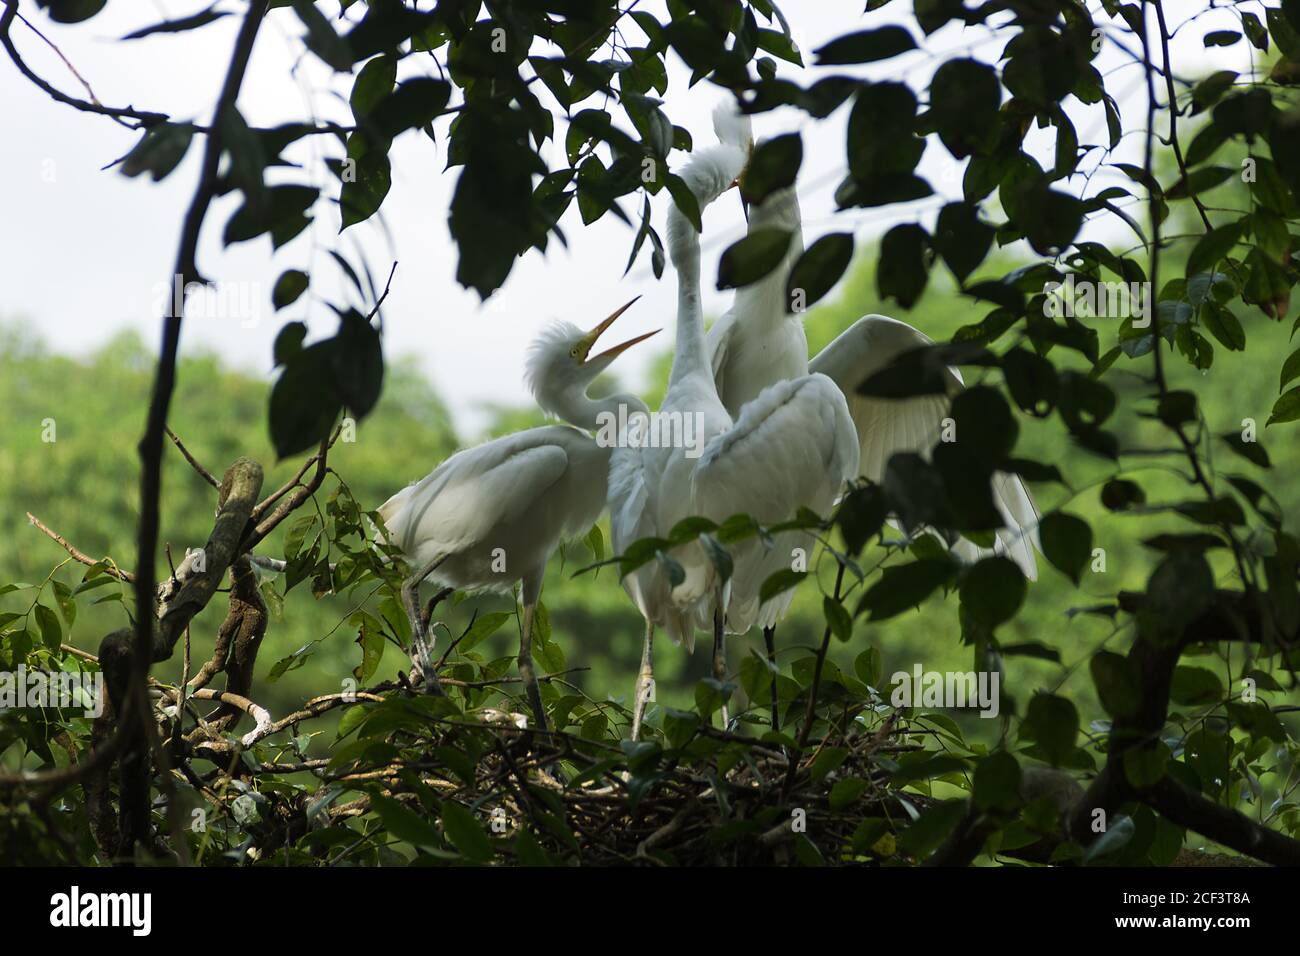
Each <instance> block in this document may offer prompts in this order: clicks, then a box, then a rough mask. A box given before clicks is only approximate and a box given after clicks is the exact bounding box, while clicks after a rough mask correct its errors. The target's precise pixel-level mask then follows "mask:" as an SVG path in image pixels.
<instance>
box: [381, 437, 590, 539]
mask: <svg viewBox="0 0 1300 956" xmlns="http://www.w3.org/2000/svg"><path fill="white" fill-rule="evenodd" d="M554 431H555V427H547V428H530V429H528V430H527V431H523V432H518V433H516V434H514V435H506V436H504V437H502V438H497V439H495V440H493V441H490V442H486V443H484V444H482V445H478V446H476V447H474V448H467V449H465V450H464V451H460V452H457V453H456V454H455V455H452V456H451V457H450V458H448V459H447V460H446V461H445V462H443V463H442V464H441V465H439V466H438V467H437V468H435V469H434V470H433V471H432V472H431V473H430V474H429V475H427V476H426V477H425V478H424V479H422V480H421V481H419V482H416V483H415V484H413V485H410V486H409V487H407V488H404V489H403V490H402V491H399V492H398V493H397V494H396V495H394V496H393V497H392V498H390V499H389V500H388V501H386V502H384V504H382V505H381V506H380V507H379V513H380V515H381V516H382V517H383V519H384V524H385V526H386V527H387V528H388V531H389V535H390V540H391V541H393V542H394V543H395V544H396V545H397V546H398V547H399V548H401V550H402V551H403V552H405V553H406V554H408V555H414V554H416V553H417V552H419V553H420V554H421V555H424V556H432V555H435V554H451V553H455V552H457V551H460V550H462V549H464V548H467V547H471V546H473V545H474V544H475V543H477V542H479V541H481V540H482V539H483V538H484V537H485V536H486V535H487V534H488V533H489V532H490V531H491V530H492V528H494V527H496V526H497V525H498V524H501V523H503V522H509V521H511V520H514V519H516V518H518V517H519V516H520V515H522V514H525V513H526V512H527V511H528V510H529V509H531V508H534V507H536V506H537V502H538V499H539V498H540V497H541V496H542V495H544V494H545V493H546V491H547V489H548V488H550V487H551V486H552V485H554V484H555V482H556V481H558V480H559V478H560V476H561V475H563V474H564V472H565V469H567V468H568V466H569V456H568V453H567V452H566V451H565V449H564V447H563V445H562V444H560V443H559V442H558V441H557V440H556V438H557V436H556V435H555V434H553V432H554Z"/></svg>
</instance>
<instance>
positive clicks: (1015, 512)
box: [708, 118, 1038, 579]
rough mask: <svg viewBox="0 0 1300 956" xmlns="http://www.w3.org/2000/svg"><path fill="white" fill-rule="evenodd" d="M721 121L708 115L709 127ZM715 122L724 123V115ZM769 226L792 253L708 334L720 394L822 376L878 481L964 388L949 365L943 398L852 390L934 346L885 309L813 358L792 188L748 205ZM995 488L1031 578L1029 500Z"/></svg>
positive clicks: (1008, 542) (758, 225)
mask: <svg viewBox="0 0 1300 956" xmlns="http://www.w3.org/2000/svg"><path fill="white" fill-rule="evenodd" d="M719 122H720V121H719V120H718V119H717V118H715V126H718V125H719ZM721 122H722V124H723V126H724V127H725V120H724V121H721ZM768 228H779V229H783V230H787V231H789V232H790V234H791V247H790V254H789V255H787V256H786V258H785V259H784V260H783V262H782V263H781V264H780V265H779V266H778V267H777V268H776V269H775V270H773V271H772V272H771V273H769V274H768V275H767V276H766V277H765V278H764V279H762V280H761V281H760V282H758V283H755V284H753V285H752V286H749V287H747V288H745V289H742V290H740V291H739V293H738V294H737V297H736V302H735V304H734V306H733V307H732V309H731V311H730V312H728V313H727V314H726V315H724V316H723V317H722V318H721V319H720V320H719V321H718V322H717V323H716V324H715V325H714V326H713V328H712V329H711V330H710V331H709V338H708V344H709V353H710V362H711V365H712V368H713V375H714V381H715V383H716V386H717V389H718V394H719V396H720V397H721V399H722V402H723V404H724V405H725V406H726V408H727V410H728V411H729V412H731V413H732V414H733V415H734V414H738V413H739V412H740V410H741V409H742V408H743V407H744V405H745V403H747V402H750V401H752V400H753V399H754V398H755V397H756V396H758V395H759V394H760V393H761V392H762V391H763V390H764V389H765V388H767V387H768V386H770V385H771V384H772V383H774V382H778V381H782V380H784V379H790V378H796V377H798V376H801V375H804V374H806V373H807V372H809V371H810V370H811V371H813V372H820V373H822V374H824V375H826V376H828V377H829V378H830V379H831V380H833V381H834V382H835V384H836V385H838V386H839V388H840V390H841V391H842V393H843V395H844V396H845V398H846V399H847V405H848V410H849V414H850V415H851V416H852V419H853V422H854V425H855V431H856V433H857V436H858V444H859V450H860V460H861V465H860V474H861V476H862V477H865V478H870V479H872V480H873V481H880V480H881V478H882V477H883V476H884V471H885V466H886V465H887V464H888V462H889V459H890V457H891V456H892V455H894V454H895V453H897V452H900V451H912V452H919V453H928V452H929V451H930V450H931V449H932V448H933V447H934V444H935V442H936V441H938V440H939V438H940V433H941V428H942V422H943V419H944V418H945V417H946V416H947V414H948V409H949V399H950V397H951V395H952V394H955V393H956V392H957V391H959V390H960V389H961V388H962V387H963V384H962V380H961V376H960V374H959V373H958V372H957V370H956V369H952V368H950V369H948V379H949V381H948V385H949V394H948V396H940V395H933V396H920V397H916V398H908V399H898V400H888V399H875V398H868V397H865V396H861V395H858V394H857V386H858V385H860V384H861V383H862V382H864V381H865V380H866V379H867V378H869V377H870V376H871V375H872V374H873V373H875V372H877V371H879V370H880V369H882V368H884V367H886V366H887V365H888V364H889V363H890V362H891V361H893V359H894V358H895V357H897V356H898V355H899V354H901V353H902V352H905V351H908V350H909V349H914V348H917V347H919V346H922V345H927V344H931V343H930V339H929V338H928V337H927V336H926V335H924V334H923V333H922V332H921V331H919V330H918V329H916V328H914V327H913V326H911V325H909V324H907V323H906V322H900V321H898V320H897V319H891V318H888V317H886V316H883V315H867V316H863V317H862V318H861V319H859V320H858V321H857V322H855V323H854V324H853V325H852V326H850V327H849V328H848V329H846V330H845V331H844V332H843V333H841V334H840V335H839V336H838V337H837V338H836V339H835V340H834V341H833V342H832V343H831V344H830V345H828V346H827V347H826V348H825V349H823V350H822V351H821V352H820V353H819V354H818V355H817V356H816V357H815V358H814V359H813V360H812V361H811V363H810V362H809V360H808V342H807V338H806V336H805V334H804V329H803V322H802V317H801V316H800V315H799V314H797V313H796V314H792V313H791V311H790V308H788V305H789V304H788V303H787V302H786V300H785V294H786V292H785V287H786V282H787V280H788V278H789V275H790V270H791V269H792V268H793V265H794V262H795V261H796V259H797V258H798V255H799V253H800V252H802V250H803V234H802V226H801V216H800V211H799V199H798V194H797V192H796V190H795V189H794V187H791V188H789V189H784V190H778V191H777V192H775V193H773V194H772V195H771V196H769V197H767V198H766V199H765V200H764V201H763V202H762V203H760V204H758V205H757V206H755V207H754V209H753V210H751V214H750V220H749V231H750V232H751V233H753V232H755V231H756V230H759V229H768ZM992 490H993V498H994V504H995V505H996V507H997V508H998V510H999V512H1000V513H1001V514H1002V516H1003V519H1004V520H1005V521H1006V523H1007V527H1006V528H1003V529H1001V530H999V532H998V534H997V547H996V549H995V550H996V551H998V552H1000V553H1006V554H1007V555H1008V556H1010V557H1011V558H1012V559H1013V560H1015V561H1016V563H1017V564H1019V565H1020V567H1021V569H1022V570H1023V571H1024V572H1025V574H1026V576H1028V577H1029V578H1030V579H1033V578H1036V577H1037V564H1036V561H1035V559H1034V548H1035V547H1037V544H1038V542H1037V534H1038V532H1037V526H1038V510H1037V508H1035V506H1034V503H1033V499H1032V498H1031V497H1030V495H1029V492H1028V490H1027V489H1026V488H1025V486H1024V484H1023V482H1022V481H1021V480H1020V479H1019V478H1018V477H1016V476H1014V475H1005V474H1001V473H999V474H997V475H995V477H994V480H993V487H992ZM954 551H955V552H956V553H957V554H958V555H959V556H961V557H962V558H964V559H967V560H975V559H978V557H980V556H981V555H984V554H987V553H988V552H987V551H985V550H982V549H979V548H977V547H975V546H974V545H973V544H972V543H971V542H969V541H965V540H962V541H959V542H958V543H957V545H956V546H955V547H954Z"/></svg>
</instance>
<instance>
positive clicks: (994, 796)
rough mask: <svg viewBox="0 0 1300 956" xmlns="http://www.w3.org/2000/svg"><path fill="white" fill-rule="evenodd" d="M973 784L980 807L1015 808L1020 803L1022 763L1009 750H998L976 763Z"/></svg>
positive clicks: (983, 808)
mask: <svg viewBox="0 0 1300 956" xmlns="http://www.w3.org/2000/svg"><path fill="white" fill-rule="evenodd" d="M971 785H972V796H973V797H974V799H975V805H976V806H977V807H979V808H980V809H982V810H1014V809H1015V808H1016V807H1018V806H1019V805H1020V763H1019V761H1017V760H1016V758H1015V757H1013V756H1012V755H1011V754H1009V753H1007V751H1005V750H999V751H996V752H995V753H992V754H990V755H989V756H987V757H985V758H984V759H983V760H981V761H980V762H979V763H978V764H976V765H975V773H974V774H973V776H972V778H971Z"/></svg>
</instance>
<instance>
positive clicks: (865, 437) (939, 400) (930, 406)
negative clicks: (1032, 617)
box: [810, 315, 1038, 580]
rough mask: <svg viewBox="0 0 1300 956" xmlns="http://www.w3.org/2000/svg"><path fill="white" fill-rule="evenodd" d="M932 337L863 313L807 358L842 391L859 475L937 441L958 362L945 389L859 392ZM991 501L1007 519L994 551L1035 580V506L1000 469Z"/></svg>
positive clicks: (972, 552)
mask: <svg viewBox="0 0 1300 956" xmlns="http://www.w3.org/2000/svg"><path fill="white" fill-rule="evenodd" d="M932 344H933V342H932V341H931V339H930V338H929V336H927V335H925V333H923V332H921V331H920V330H918V329H916V328H914V327H913V326H911V325H908V324H907V323H906V322H900V321H898V320H897V319H891V318H889V317H888V316H884V315H865V316H863V317H862V318H860V319H858V321H857V322H855V323H853V325H851V326H849V328H848V329H846V330H845V331H844V332H842V333H841V334H840V335H839V336H837V337H836V338H835V340H834V341H832V342H831V343H830V345H828V346H826V348H824V349H823V350H822V351H821V352H819V353H818V354H817V356H816V357H815V358H814V359H813V360H812V362H811V363H810V367H811V368H812V370H813V371H815V372H821V373H823V374H825V375H827V376H828V377H829V378H831V379H832V380H833V381H834V382H835V384H836V385H838V386H839V387H840V389H841V390H842V391H843V392H844V394H845V395H846V396H847V398H848V405H849V413H850V414H851V415H852V416H853V421H854V424H855V425H856V427H857V433H858V444H859V447H860V449H861V471H860V474H861V476H862V477H864V478H869V479H871V480H872V481H875V482H880V481H883V479H884V476H885V468H886V466H887V465H888V464H889V459H890V458H891V457H893V456H894V455H895V454H897V453H898V452H905V451H906V452H917V453H919V454H921V455H923V456H925V457H926V458H927V459H928V458H929V456H930V452H931V451H932V450H933V448H934V446H935V444H936V443H937V442H938V441H939V440H940V438H941V434H942V431H943V421H944V419H945V418H946V417H947V416H948V412H949V407H950V406H949V402H950V399H951V396H953V395H955V394H956V393H957V392H959V391H961V389H962V388H963V387H964V383H963V382H962V378H961V373H960V372H958V371H957V370H956V369H954V368H948V369H947V370H946V373H947V374H946V379H947V381H946V385H947V389H948V394H947V395H919V396H915V397H912V398H897V399H894V398H875V397H868V396H865V395H859V394H858V392H857V387H858V385H860V384H861V383H862V382H864V381H866V380H867V379H868V378H870V377H871V376H872V375H874V374H875V373H876V372H878V371H880V370H881V369H883V368H886V367H887V366H888V365H889V364H890V363H891V362H893V360H894V359H895V358H897V357H898V356H899V355H902V354H903V353H904V352H908V351H911V350H912V349H916V348H920V347H922V346H925V345H932ZM993 503H994V506H995V507H996V508H997V509H998V512H999V513H1000V514H1001V515H1002V518H1003V521H1004V522H1006V527H1004V528H1000V529H998V531H997V545H996V547H995V548H994V552H996V553H999V554H1002V553H1005V554H1006V555H1007V556H1008V557H1010V558H1011V559H1012V560H1014V561H1015V562H1016V563H1017V564H1018V565H1020V568H1021V570H1022V571H1024V573H1025V576H1026V577H1028V578H1029V579H1030V580H1035V579H1036V578H1037V576H1038V565H1037V561H1036V560H1035V558H1034V548H1035V547H1037V546H1038V530H1037V529H1038V510H1037V508H1035V507H1034V503H1033V499H1032V498H1031V497H1030V496H1029V492H1028V491H1027V490H1026V489H1025V486H1024V483H1023V482H1022V481H1021V480H1020V478H1018V477H1017V476H1015V475H1008V474H1004V473H1002V472H998V473H997V474H995V475H994V479H993ZM953 550H954V551H955V552H956V553H957V555H958V556H959V557H961V558H963V559H964V560H968V561H973V560H978V559H979V558H980V557H981V556H984V555H986V554H988V553H989V551H988V550H987V549H983V548H978V547H976V546H975V545H974V544H972V543H971V542H970V541H966V540H964V539H963V540H961V541H958V543H957V544H956V546H955V547H954V549H953Z"/></svg>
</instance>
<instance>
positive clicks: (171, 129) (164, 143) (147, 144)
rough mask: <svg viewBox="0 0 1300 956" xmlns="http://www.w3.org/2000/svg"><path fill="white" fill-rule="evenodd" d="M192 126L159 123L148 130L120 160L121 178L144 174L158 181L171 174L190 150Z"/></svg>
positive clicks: (192, 136)
mask: <svg viewBox="0 0 1300 956" xmlns="http://www.w3.org/2000/svg"><path fill="white" fill-rule="evenodd" d="M193 138H194V127H193V126H191V125H190V124H189V123H159V124H157V125H156V126H151V127H149V130H148V131H147V132H146V133H145V134H144V136H142V137H141V138H140V142H138V143H137V144H136V145H135V148H134V149H132V150H131V152H129V153H127V154H126V157H125V158H124V159H123V160H122V175H123V176H129V177H132V178H134V177H136V176H139V175H140V174H141V173H148V174H149V177H150V178H151V179H152V180H153V181H154V182H159V181H160V180H162V179H164V178H165V177H166V176H167V175H168V174H170V173H171V171H172V170H174V169H175V168H176V167H177V166H178V165H180V161H181V160H182V159H184V158H185V153H186V152H187V151H188V150H189V148H190V140H192V139H193Z"/></svg>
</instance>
